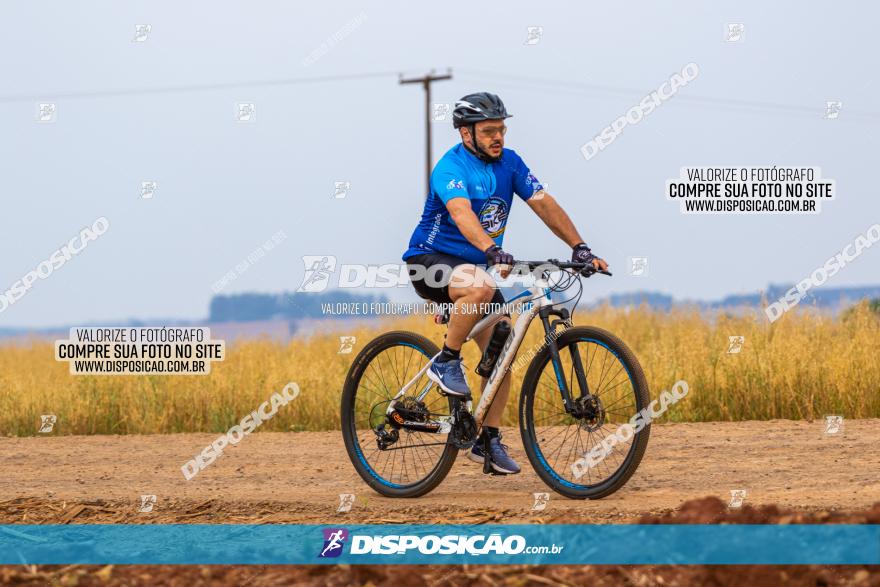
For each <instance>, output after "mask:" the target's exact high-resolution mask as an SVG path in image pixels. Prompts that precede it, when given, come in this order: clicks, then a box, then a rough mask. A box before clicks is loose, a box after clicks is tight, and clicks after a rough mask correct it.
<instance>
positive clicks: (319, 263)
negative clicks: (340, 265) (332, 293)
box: [296, 255, 336, 293]
mask: <svg viewBox="0 0 880 587" xmlns="http://www.w3.org/2000/svg"><path fill="white" fill-rule="evenodd" d="M302 260H303V265H304V266H305V269H306V272H305V275H304V276H303V282H302V285H301V286H299V289H297V290H296V291H298V292H309V293H315V292H319V291H324V290H325V289H327V283H328V282H329V281H330V274H331V273H333V272H334V271H335V270H336V257H334V256H333V255H304V256H303V258H302Z"/></svg>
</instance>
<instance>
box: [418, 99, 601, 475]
mask: <svg viewBox="0 0 880 587" xmlns="http://www.w3.org/2000/svg"><path fill="white" fill-rule="evenodd" d="M510 116H511V115H510V114H508V113H507V110H506V109H505V107H504V103H503V102H502V101H501V99H500V98H499V97H498V96H496V95H495V94H490V93H488V92H480V93H477V94H469V95H467V96H465V97H463V98H462V99H461V100H459V101H458V102H456V103H455V110H454V111H453V115H452V120H453V125H454V127H455V128H457V129H458V132H459V134H460V136H461V143H460V144H458V145H456V146H454V147H452V148H451V149H449V150H448V151H447V152H446V154H444V155H443V157H442V158H441V159H440V161H438V162H437V165H436V166H435V167H434V171H433V172H432V173H431V182H430V186H431V193H429V194H428V199H427V201H426V202H425V208H424V211H423V212H422V217H421V220H420V221H419V223H418V225H417V226H416V228H415V230H414V231H413V234H412V237H411V238H410V241H409V248H408V249H407V250H406V252H405V253H404V254H403V260H404V261H405V262H406V263H407V265H408V266H409V267H410V277H411V281H412V284H413V287H415V290H416V292H417V293H418V294H419V296H421V297H422V298H425V299H427V300H431V301H433V302H436V303H438V304H454V310H453V311H452V312H451V314H450V318H449V326H448V332H447V334H446V342H445V344H444V345H443V351H442V352H441V353H440V356H439V357H438V358H437V360H436V361H435V362H434V363H433V364H432V365H431V368H430V369H429V370H428V373H427V375H428V377H429V378H430V379H431V380H432V381H434V382H435V383H437V384H438V385H439V386H440V388H441V389H442V390H443V391H444V392H446V393H448V394H451V395H456V396H460V397H464V396H469V395H470V388H469V387H468V384H467V379H466V374H465V371H464V366H463V364H462V361H461V355H460V352H461V346H462V344H463V343H464V341H465V339H466V338H467V336H468V334H469V333H470V331H471V329H472V328H473V327H474V325H475V324H476V323H477V322H478V321H479V320H480V318H481V317H482V316H481V314H480V313H479V312H475V311H474V310H473V309H474V308H478V307H480V305H481V304H488V303H496V304H503V303H504V296H503V295H502V294H501V292H500V291H498V289H497V286H496V285H495V282H494V281H493V279H492V278H491V276H490V275H489V274H488V273H487V272H486V269H488V267H491V266H495V265H497V266H498V269H499V273H500V274H501V276H502V277H507V275H508V274H509V273H510V271H511V269H512V267H511V264H512V263H513V259H514V257H513V256H512V255H510V254H509V253H507V252H505V251H504V250H503V249H502V248H501V244H502V241H503V239H504V232H505V229H506V227H507V219H508V216H509V214H510V210H511V206H512V204H513V194H514V193H515V194H516V195H518V196H519V197H520V198H521V199H522V200H524V201H525V202H526V203H527V204H528V205H529V207H530V208H531V209H532V210H533V211H534V212H535V213H536V214H537V215H538V217H539V218H540V219H541V220H542V221H543V222H544V224H546V225H547V227H548V228H550V230H551V231H552V232H553V234H555V235H556V236H558V237H559V238H560V239H562V240H563V241H565V243H566V244H567V245H568V246H570V247H571V248H572V255H571V258H572V261H575V262H580V263H592V264H593V266H594V267H596V269H599V270H606V269H607V268H608V264H607V263H606V262H605V261H604V260H602V259H600V258H599V257H596V256H595V255H593V254H592V252H591V251H590V248H589V247H588V246H587V245H586V244H585V243H584V240H583V239H582V238H581V236H580V234H579V233H578V231H577V229H576V228H575V226H574V224H573V223H572V221H571V219H570V218H569V217H568V214H566V213H565V211H564V210H563V209H562V207H561V206H560V205H559V204H558V203H557V202H556V200H555V199H554V198H553V197H552V196H551V195H550V194H549V193H547V192H546V191H544V186H543V185H541V183H540V182H539V181H538V179H537V178H536V177H535V176H534V175H533V174H532V173H531V172H530V171H529V168H528V167H527V166H526V164H525V163H524V162H523V160H522V159H521V158H520V156H519V155H517V154H516V152H514V151H512V150H511V149H505V148H504V135H505V133H506V132H507V127H506V126H505V124H504V119H506V118H510ZM484 267H485V268H486V269H484ZM414 270H415V271H418V273H417V274H416V276H415V277H414V276H413V271H414ZM426 274H427V275H426ZM421 276H425V277H428V278H423V277H421ZM503 320H506V321H508V322H509V317H505V318H503ZM491 334H492V332H491V330H490V329H486V330H484V331H482V332H480V333H479V334H477V335H476V336H475V337H474V339H475V340H476V342H477V344H478V345H479V347H480V350H481V351H485V349H486V347H487V345H488V344H489V340H490V338H491ZM482 385H483V387H485V385H486V378H485V377H484V378H483V381H482ZM509 392H510V373H507V374H505V376H504V379H503V380H502V383H501V385H500V387H499V389H498V394H497V395H496V396H495V401H494V402H493V403H492V407H491V408H490V409H489V411H488V413H487V415H486V419H485V423H484V426H483V432H482V434H483V435H487V436H488V437H489V451H490V452H489V461H490V463H491V465H492V469H493V470H494V471H495V472H496V473H500V474H513V473H519V471H520V468H519V465H517V464H516V462H515V461H514V460H513V459H512V458H510V456H509V455H508V454H507V451H506V447H505V445H503V444H501V435H500V433H499V431H498V428H499V426H500V424H501V415H502V414H503V412H504V405H505V404H506V403H507V398H508V395H509ZM481 440H484V438H482V437H481ZM484 452H485V451H484V449H483V443H482V442H477V443H475V444H474V446H473V448H472V449H471V452H470V453H469V454H468V457H469V458H470V459H471V460H473V461H476V462H478V463H483V462H484V460H485V458H486V455H485V454H484Z"/></svg>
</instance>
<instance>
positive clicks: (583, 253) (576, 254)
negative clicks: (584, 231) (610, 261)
mask: <svg viewBox="0 0 880 587" xmlns="http://www.w3.org/2000/svg"><path fill="white" fill-rule="evenodd" d="M598 258H599V257H597V256H596V255H594V254H593V253H592V252H591V251H590V247H588V246H587V243H580V244H577V245H575V246H574V248H573V249H572V250H571V262H572V263H589V264H590V265H592V264H593V261H594V260H595V259H598Z"/></svg>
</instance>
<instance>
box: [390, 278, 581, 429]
mask: <svg viewBox="0 0 880 587" xmlns="http://www.w3.org/2000/svg"><path fill="white" fill-rule="evenodd" d="M550 292H551V290H550V284H549V282H548V280H547V279H546V278H539V279H537V280H536V281H535V285H534V286H532V287H529V288H527V289H526V290H525V291H523V292H522V293H520V294H519V295H517V296H515V297H514V298H512V299H511V300H510V301H508V302H507V303H508V304H510V303H512V302H514V301H516V300H518V299H521V298H526V301H525V302H524V311H523V312H522V313H520V315H519V316H518V317H517V319H516V321H515V322H514V324H513V327H512V329H511V333H510V335H509V336H508V337H507V342H505V344H504V347H503V348H502V349H501V352H500V353H499V354H498V359H497V361H496V362H495V367H494V368H493V369H492V373H491V374H490V375H489V377H488V380H487V381H486V387H485V388H484V389H483V392H482V394H481V395H480V402H479V403H478V404H477V409H476V411H475V412H474V414H473V415H474V420H475V421H476V424H477V433H478V434H479V432H480V430H481V429H482V426H483V420H484V419H485V417H486V413H487V412H488V411H489V408H490V407H491V406H492V402H493V401H494V400H495V396H496V395H497V393H498V389H499V387H500V385H501V382H502V381H503V380H504V375H505V374H506V373H507V371H508V369H509V368H510V366H511V364H512V363H513V360H514V357H516V353H517V351H518V350H519V347H520V346H521V345H522V341H523V339H524V338H525V335H526V332H527V331H528V329H529V325H531V323H532V320H534V318H535V316H540V317H541V321H542V323H543V326H544V332H545V335H546V336H545V343H546V344H547V345H548V346H549V348H550V354H551V360H552V362H553V368H554V370H555V372H556V379H557V381H558V383H559V386H560V392H561V393H562V397H563V402H564V404H565V407H566V409H567V410H568V409H569V406H570V404H571V396H570V393H569V390H568V386H567V385H566V384H565V378H564V377H562V376H561V367H560V365H561V363H560V360H559V350H558V348H557V346H556V337H555V336H551V334H552V333H555V324H556V321H554V322H553V323H551V322H550V320H549V318H550V316H558V317H559V318H561V321H562V322H563V323H564V324H566V325H570V323H569V322H568V310H567V309H565V308H556V309H554V308H553V306H554V302H553V301H552V300H551V298H550ZM503 317H504V315H503V314H502V313H501V312H500V311H499V312H493V313H491V314H488V315H486V316H485V317H484V318H482V319H481V320H480V321H479V322H477V323H476V324H475V325H474V327H473V328H472V329H471V331H470V333H469V334H468V336H467V338H466V339H465V342H466V341H468V340H471V339H473V338H474V337H475V336H476V335H477V334H479V333H480V332H482V331H483V330H485V329H486V328H489V327H491V326H493V325H494V324H495V323H496V322H498V321H499V320H501V319H502V318H503ZM438 356H439V353H438V354H437V355H434V356H433V357H431V360H430V361H428V363H427V364H426V365H425V366H424V367H423V368H422V369H421V370H419V372H418V373H416V375H415V377H413V378H412V379H411V380H410V381H409V382H407V384H406V385H404V386H403V387H402V388H401V390H400V391H399V392H397V394H396V395H395V396H394V398H393V399H392V401H391V402H389V404H388V410H387V412H388V413H389V414H390V413H391V412H392V411H393V410H394V402H395V401H396V400H398V399H399V398H401V397H403V396H404V394H406V392H407V391H408V390H409V389H410V388H411V387H412V386H413V385H415V383H416V381H418V380H419V379H420V378H421V377H422V375H424V374H425V372H426V371H427V370H428V369H429V368H430V367H431V364H433V363H434V361H435V360H436V359H437V357H438ZM572 360H574V361H575V365H574V366H575V370H576V371H577V373H578V383H579V385H580V388H581V392H582V393H583V394H586V393H588V390H587V384H586V378H585V377H584V375H583V373H584V372H583V365H581V364H580V363H581V361H580V355H578V354H577V353H576V351H575V350H574V349H572ZM433 385H434V383H433V382H429V383H428V384H427V385H426V386H425V387H424V389H422V390H421V392H420V393H419V395H418V396H417V399H418V400H420V401H421V400H422V399H423V398H424V397H425V396H426V395H427V394H428V392H429V391H430V390H431V387H433ZM467 408H468V410H470V408H471V402H470V400H469V401H468V402H467ZM447 431H448V429H447V427H445V426H444V427H442V428H441V429H440V430H438V432H440V433H443V432H447Z"/></svg>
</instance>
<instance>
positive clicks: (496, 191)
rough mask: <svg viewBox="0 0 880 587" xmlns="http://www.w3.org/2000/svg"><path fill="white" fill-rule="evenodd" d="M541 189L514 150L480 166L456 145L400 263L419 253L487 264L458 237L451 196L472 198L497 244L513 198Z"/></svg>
mask: <svg viewBox="0 0 880 587" xmlns="http://www.w3.org/2000/svg"><path fill="white" fill-rule="evenodd" d="M542 189H544V186H542V185H541V183H540V182H539V181H538V179H537V178H536V177H535V176H534V175H533V174H532V173H531V172H530V171H529V168H528V167H527V166H526V164H525V163H524V162H523V160H522V159H521V158H520V156H519V155H517V154H516V152H515V151H512V150H510V149H503V150H502V153H501V159H499V160H498V161H496V162H494V163H484V162H483V161H481V160H480V159H479V158H478V157H477V156H476V155H474V154H473V153H471V152H470V151H468V150H467V148H466V147H465V146H464V145H462V144H461V143H459V144H458V145H456V146H454V147H452V148H451V149H449V150H448V151H446V154H445V155H443V157H442V158H441V159H440V161H438V162H437V165H436V166H435V167H434V171H433V172H432V173H431V193H430V194H429V195H428V200H427V201H426V202H425V209H424V211H423V212H422V218H421V220H419V224H418V225H417V226H416V229H415V230H414V231H413V234H412V237H411V238H410V240H409V248H408V249H407V250H406V252H405V253H403V259H404V260H406V259H407V258H409V257H412V256H414V255H419V254H422V253H446V254H447V255H454V256H456V257H461V258H462V259H466V260H467V261H469V262H471V263H485V262H486V255H485V253H483V251H481V250H479V249H478V248H477V247H475V246H473V245H472V244H471V243H470V242H468V240H467V239H466V238H465V237H464V235H462V234H461V232H460V231H459V230H458V227H457V226H455V223H454V222H453V221H452V218H451V217H450V214H449V210H447V209H446V203H447V202H448V201H449V200H451V199H453V198H467V199H468V200H470V203H471V208H472V209H473V211H474V214H476V215H477V218H479V220H480V224H482V225H483V230H485V231H486V234H488V235H489V236H490V237H491V238H492V239H494V240H495V244H497V245H498V246H501V243H502V241H503V240H504V229H505V228H506V226H507V219H508V217H509V216H510V208H511V205H512V204H513V194H514V193H515V194H516V195H518V196H519V197H520V198H522V199H523V200H528V199H529V198H531V197H532V195H533V194H534V193H535V192H537V191H539V190H542Z"/></svg>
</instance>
